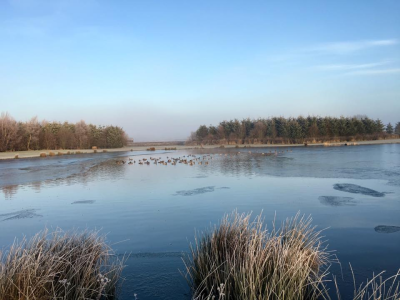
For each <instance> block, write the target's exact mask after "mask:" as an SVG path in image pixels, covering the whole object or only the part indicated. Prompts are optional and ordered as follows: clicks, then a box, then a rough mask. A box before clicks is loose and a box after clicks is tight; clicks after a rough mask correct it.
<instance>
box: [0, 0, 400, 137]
mask: <svg viewBox="0 0 400 300" xmlns="http://www.w3.org/2000/svg"><path fill="white" fill-rule="evenodd" d="M399 12H400V1H398V0H393V1H392V0H376V1H369V0H354V1H348V0H346V1H341V0H335V1H324V0H318V1H272V0H271V1H266V0H262V1H257V0H253V1H235V0H227V1H224V0H219V1H215V0H210V1H208V0H202V1H196V0H194V1H167V0H165V1H164V0H163V1H152V0H146V1H134V0H126V1H123V0H114V1H103V0H0V111H1V112H8V113H9V114H11V115H12V116H13V117H14V118H15V119H17V120H21V121H25V120H29V119H30V118H31V117H33V116H37V117H38V118H39V119H46V120H48V121H60V122H64V121H69V122H77V121H79V120H81V119H83V120H85V121H86V122H88V123H94V124H99V125H100V124H101V125H111V124H112V125H118V126H121V127H123V128H124V129H125V131H126V132H127V133H128V134H129V136H131V137H132V138H134V139H135V141H156V140H157V141H166V140H184V139H186V138H187V137H188V136H189V135H190V132H192V131H194V130H196V129H197V128H198V126H199V125H201V124H206V125H210V124H214V125H216V124H218V123H219V122H220V121H223V120H229V119H234V118H237V119H242V118H259V117H271V116H284V117H297V116H299V115H303V116H307V115H318V116H336V117H339V116H341V115H343V116H353V115H367V116H369V117H371V118H374V119H376V118H380V119H381V120H382V121H383V122H384V123H388V122H392V123H395V122H399V121H400V17H399Z"/></svg>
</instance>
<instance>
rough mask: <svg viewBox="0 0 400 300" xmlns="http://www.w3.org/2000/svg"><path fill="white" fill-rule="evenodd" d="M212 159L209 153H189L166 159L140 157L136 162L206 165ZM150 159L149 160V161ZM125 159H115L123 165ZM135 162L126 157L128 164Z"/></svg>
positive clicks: (142, 163)
mask: <svg viewBox="0 0 400 300" xmlns="http://www.w3.org/2000/svg"><path fill="white" fill-rule="evenodd" d="M211 159H213V157H212V155H211V154H207V155H202V156H199V157H198V156H196V155H193V154H189V155H187V156H186V155H184V156H182V157H178V158H173V157H168V156H167V158H166V159H161V157H159V158H155V157H150V159H147V158H142V159H139V160H138V164H139V165H150V164H151V162H153V164H155V165H164V166H166V165H168V164H171V165H173V166H175V165H176V164H185V165H190V166H193V165H195V164H196V163H197V164H199V165H202V164H203V163H204V164H205V165H208V163H209V161H210V160H211ZM150 161H151V162H150ZM126 162H127V161H125V160H117V161H116V163H117V165H124V164H125V163H126ZM133 164H136V160H134V159H133V158H129V159H128V165H133Z"/></svg>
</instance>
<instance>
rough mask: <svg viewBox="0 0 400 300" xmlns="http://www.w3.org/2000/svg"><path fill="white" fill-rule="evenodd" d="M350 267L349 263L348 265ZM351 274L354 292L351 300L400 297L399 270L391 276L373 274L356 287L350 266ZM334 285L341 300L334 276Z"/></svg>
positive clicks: (396, 299)
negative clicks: (384, 276) (384, 277)
mask: <svg viewBox="0 0 400 300" xmlns="http://www.w3.org/2000/svg"><path fill="white" fill-rule="evenodd" d="M350 268H351V265H350ZM351 273H352V274H353V283H354V294H353V296H352V299H353V300H399V299H400V270H398V271H397V273H396V274H395V275H393V276H390V277H388V278H386V279H383V273H385V272H381V273H379V274H377V275H373V276H372V278H371V279H367V282H366V283H365V284H364V283H362V284H360V285H359V286H358V287H357V284H356V279H355V276H354V271H353V269H352V268H351ZM334 282H335V285H336V294H337V299H338V300H341V299H342V297H341V294H340V290H339V287H338V285H337V282H336V278H334Z"/></svg>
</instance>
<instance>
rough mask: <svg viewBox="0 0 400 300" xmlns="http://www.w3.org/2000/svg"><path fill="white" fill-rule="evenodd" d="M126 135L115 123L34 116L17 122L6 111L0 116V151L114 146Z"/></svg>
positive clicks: (122, 142) (124, 139)
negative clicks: (54, 120)
mask: <svg viewBox="0 0 400 300" xmlns="http://www.w3.org/2000/svg"><path fill="white" fill-rule="evenodd" d="M127 140H128V139H127V135H126V134H125V132H124V130H123V129H122V128H120V127H118V126H96V125H92V124H86V123H85V122H84V121H80V122H78V123H76V124H72V123H68V122H64V123H59V122H48V121H45V120H43V121H39V120H38V119H37V118H36V117H34V118H32V119H31V120H29V121H27V122H18V121H16V120H15V119H14V118H12V117H11V116H10V115H9V114H8V113H2V114H1V116H0V151H3V152H4V151H22V150H42V149H87V148H91V147H93V146H96V147H99V148H118V147H123V146H125V145H126V144H127Z"/></svg>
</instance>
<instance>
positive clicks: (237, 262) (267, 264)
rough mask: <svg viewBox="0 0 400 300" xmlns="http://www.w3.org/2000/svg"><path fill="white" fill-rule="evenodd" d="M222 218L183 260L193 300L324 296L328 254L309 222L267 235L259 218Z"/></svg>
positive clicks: (287, 224)
mask: <svg viewBox="0 0 400 300" xmlns="http://www.w3.org/2000/svg"><path fill="white" fill-rule="evenodd" d="M250 217H251V216H250V214H247V215H246V214H238V213H237V212H234V213H232V214H231V215H229V216H225V217H224V218H223V220H222V221H221V223H220V225H219V226H217V227H215V228H213V230H212V231H209V232H205V233H203V234H202V235H201V236H200V237H196V242H195V245H194V246H193V245H192V246H191V254H190V256H189V257H188V258H187V259H186V260H185V265H186V271H187V279H188V280H189V283H190V285H191V287H192V289H193V295H194V296H193V299H246V300H253V299H254V300H255V299H288V300H289V299H317V298H318V297H320V296H321V295H325V294H326V289H325V285H324V284H323V281H324V278H325V276H326V275H327V272H326V267H328V266H329V261H330V254H329V253H328V252H327V251H326V248H325V247H324V246H323V245H322V244H323V243H322V242H321V240H320V232H319V231H316V230H315V228H314V227H311V218H304V217H300V216H299V215H297V216H296V217H294V218H293V219H290V220H287V221H286V222H284V223H283V224H282V227H281V228H280V229H275V228H273V229H272V231H267V230H266V229H265V228H264V227H263V220H262V218H261V216H258V217H256V219H255V220H254V221H252V222H251V221H250Z"/></svg>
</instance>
